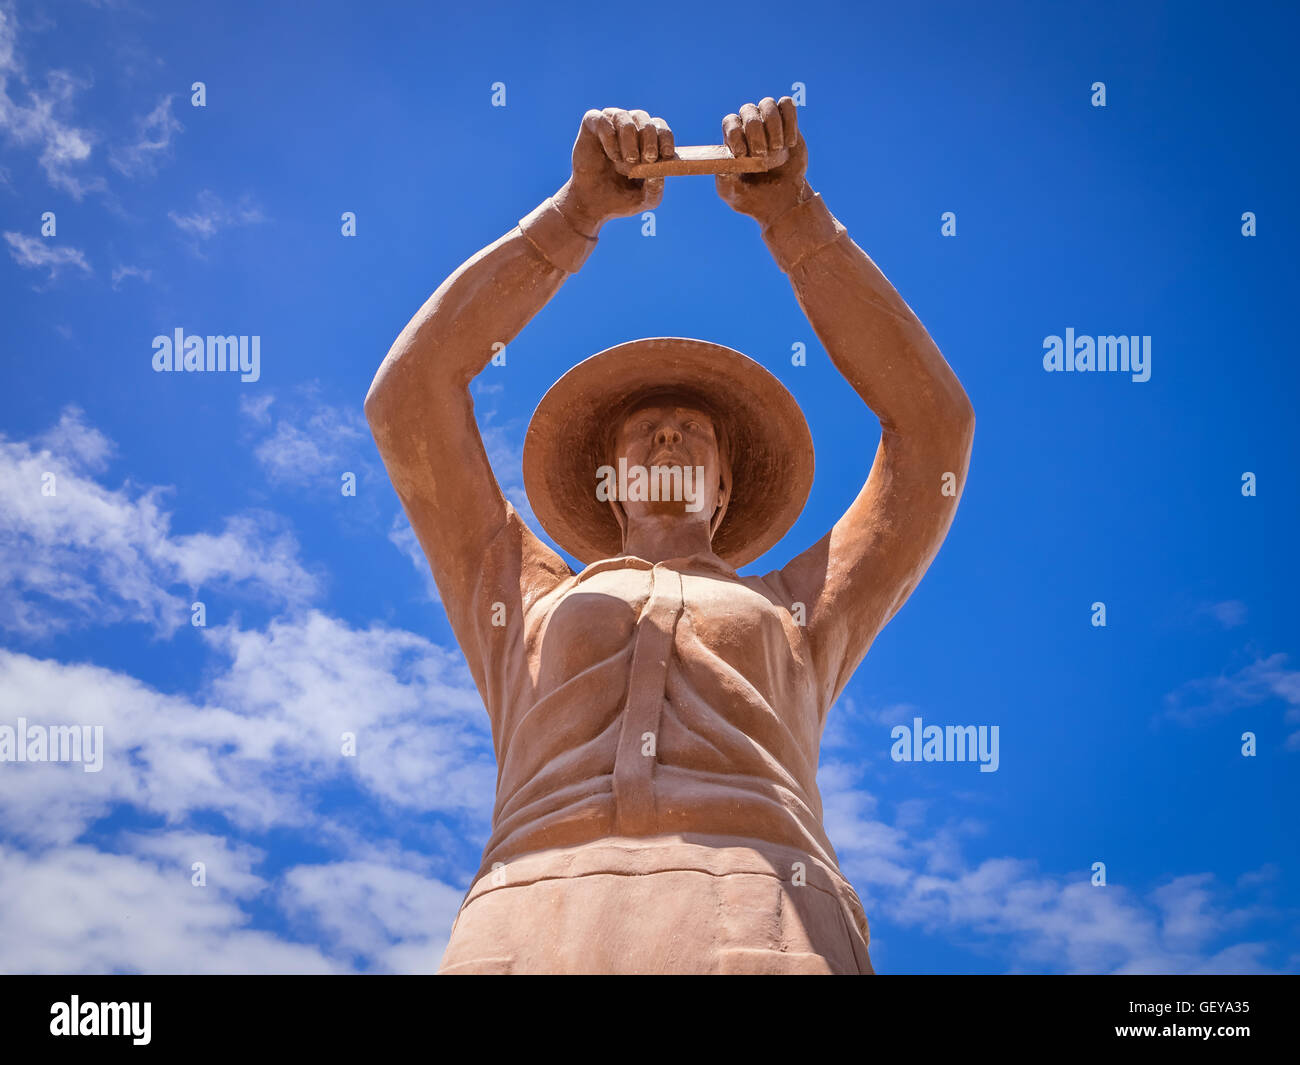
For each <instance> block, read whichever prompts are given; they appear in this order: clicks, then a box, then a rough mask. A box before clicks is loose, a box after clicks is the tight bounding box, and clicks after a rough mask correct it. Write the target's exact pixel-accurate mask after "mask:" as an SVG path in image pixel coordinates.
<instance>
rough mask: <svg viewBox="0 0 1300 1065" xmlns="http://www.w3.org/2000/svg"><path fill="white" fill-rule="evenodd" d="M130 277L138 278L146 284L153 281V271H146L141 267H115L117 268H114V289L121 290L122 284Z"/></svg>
mask: <svg viewBox="0 0 1300 1065" xmlns="http://www.w3.org/2000/svg"><path fill="white" fill-rule="evenodd" d="M128 277H138V278H139V279H140V280H141V281H146V282H147V281H151V280H152V279H153V271H152V270H146V269H144V268H143V267H140V266H115V267H113V275H112V280H113V287H114V288H120V287H121V285H122V282H123V281H125V280H126V279H127V278H128Z"/></svg>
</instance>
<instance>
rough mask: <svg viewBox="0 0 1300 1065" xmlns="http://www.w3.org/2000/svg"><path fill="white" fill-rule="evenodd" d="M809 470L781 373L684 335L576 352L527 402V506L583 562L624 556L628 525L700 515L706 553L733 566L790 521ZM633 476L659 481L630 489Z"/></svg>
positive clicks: (798, 416) (800, 421)
mask: <svg viewBox="0 0 1300 1065" xmlns="http://www.w3.org/2000/svg"><path fill="white" fill-rule="evenodd" d="M638 468H640V470H643V471H644V473H638ZM812 474H813V449H812V437H811V435H810V434H809V432H808V425H807V423H806V422H805V420H804V417H803V412H802V411H801V410H800V409H799V404H798V403H796V402H795V399H794V397H793V396H791V395H790V393H789V392H788V391H787V390H786V389H785V387H784V386H783V385H782V384H781V382H780V381H778V380H777V379H776V378H775V377H773V376H772V374H770V373H769V372H768V371H767V370H765V369H764V368H763V367H762V366H761V365H759V364H758V363H756V362H755V361H754V360H753V359H750V358H748V357H747V356H745V355H742V354H741V353H740V352H738V351H736V350H734V349H733V348H728V347H724V346H723V345H721V344H713V343H709V342H708V341H704V340H691V339H687V338H684V337H651V338H647V339H645V340H633V341H629V342H628V343H626V344H619V345H617V346H616V347H612V348H608V349H606V350H605V351H602V352H600V353H599V354H596V355H593V356H591V358H589V359H585V360H584V361H582V362H580V363H579V364H578V365H577V366H575V367H573V368H572V369H571V370H569V371H568V372H567V373H566V374H565V375H564V376H563V377H561V378H560V380H558V381H557V382H556V383H555V384H554V385H552V386H551V388H550V390H549V391H548V392H547V393H546V395H545V396H544V397H543V398H542V401H541V402H540V403H539V404H538V405H537V410H536V411H535V412H534V413H533V418H532V421H531V422H530V424H529V426H528V435H527V438H526V440H525V442H524V485H525V487H526V489H527V491H528V499H529V502H530V503H531V504H532V508H533V513H534V514H535V515H536V516H537V520H538V521H539V522H540V523H541V525H542V527H543V528H544V529H545V530H546V531H547V532H548V533H549V534H550V535H551V537H552V538H553V539H554V540H555V542H556V543H557V544H559V545H560V547H562V548H564V550H566V551H568V552H569V553H570V554H571V555H573V556H574V557H575V558H577V559H579V560H581V561H582V562H583V563H586V564H590V563H592V562H597V561H599V560H601V559H605V558H613V557H614V556H616V555H619V554H622V552H623V550H624V542H625V537H626V535H627V533H628V529H629V521H631V522H636V521H638V519H659V518H666V519H668V520H669V521H670V522H678V521H681V522H700V523H703V524H705V525H706V526H707V528H708V532H709V535H710V542H711V545H712V549H713V552H714V554H716V555H717V556H718V557H719V558H721V559H723V560H724V561H725V562H727V563H728V564H729V565H731V566H733V567H737V568H738V567H740V566H743V565H744V564H745V563H747V562H752V561H753V560H754V559H755V558H757V557H758V556H759V555H761V554H762V553H763V552H764V551H766V550H767V549H768V548H770V547H772V546H773V545H774V544H776V542H777V541H778V540H779V539H780V538H781V537H782V536H783V535H784V534H785V532H786V530H788V529H789V528H790V526H791V525H793V524H794V521H795V519H796V518H797V517H798V516H799V512H800V510H802V509H803V505H804V502H805V501H806V500H807V498H808V492H809V489H810V488H811V487H812ZM638 476H645V477H649V478H650V484H651V485H653V486H655V488H657V490H654V489H652V490H651V491H649V492H647V491H645V490H644V487H645V482H643V483H642V489H641V490H638V489H637V488H636V487H635V486H634V485H633V483H632V482H633V481H634V479H635V478H636V477H638Z"/></svg>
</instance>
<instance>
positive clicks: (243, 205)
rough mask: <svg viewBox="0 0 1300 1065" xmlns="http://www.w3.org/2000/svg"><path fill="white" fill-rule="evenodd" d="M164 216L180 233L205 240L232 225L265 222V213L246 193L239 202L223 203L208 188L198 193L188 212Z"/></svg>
mask: <svg viewBox="0 0 1300 1065" xmlns="http://www.w3.org/2000/svg"><path fill="white" fill-rule="evenodd" d="M167 217H168V218H170V219H171V220H172V222H174V223H175V224H176V227H177V228H178V229H179V230H181V232H183V233H188V234H189V235H190V236H192V237H198V238H199V239H200V240H206V239H207V238H209V237H213V236H216V234H217V233H219V232H220V231H221V230H223V229H230V228H231V227H232V226H248V225H255V224H256V223H258V222H264V221H266V216H265V215H263V214H262V211H261V209H260V208H259V207H257V205H256V204H254V203H253V202H252V201H251V200H250V199H249V198H248V197H247V196H244V197H242V198H241V199H240V200H239V202H238V203H233V204H231V203H226V202H225V201H224V200H222V199H221V197H220V196H218V195H217V194H216V193H215V192H213V191H212V190H211V189H203V190H202V191H200V192H199V195H198V203H197V205H196V206H195V209H194V211H192V212H191V213H190V214H179V213H177V212H176V211H168V212H167Z"/></svg>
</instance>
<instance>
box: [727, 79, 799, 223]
mask: <svg viewBox="0 0 1300 1065" xmlns="http://www.w3.org/2000/svg"><path fill="white" fill-rule="evenodd" d="M722 140H723V143H724V144H726V146H727V147H728V148H729V149H730V150H731V154H732V155H734V156H737V157H739V156H744V155H757V156H763V155H767V154H768V153H769V152H775V151H778V150H780V149H781V148H785V149H787V150H788V151H789V153H790V154H789V157H788V158H787V159H786V161H785V162H784V163H782V164H781V165H780V166H777V167H773V168H772V169H771V170H767V171H764V172H762V173H758V174H719V175H718V176H717V178H716V179H715V180H716V181H717V185H718V195H719V196H721V197H722V198H723V199H724V200H726V201H727V203H729V204H730V205H731V206H732V207H734V208H735V209H736V210H737V211H740V212H741V213H742V214H747V215H750V216H752V217H754V218H757V219H758V221H759V223H760V224H762V225H767V224H768V223H770V222H774V221H776V219H777V218H779V217H780V216H781V215H782V214H784V213H785V212H786V211H787V210H789V209H790V208H791V207H793V206H794V205H795V204H796V203H799V202H800V201H801V200H805V199H807V198H808V197H809V196H810V195H811V191H810V190H809V189H808V187H807V182H806V181H805V180H804V175H805V174H806V173H807V171H808V148H807V146H806V145H805V144H804V139H803V137H802V136H801V135H800V133H799V119H798V109H797V108H796V107H795V103H794V100H793V99H791V98H790V97H789V96H782V97H781V99H780V100H779V101H778V100H773V99H772V97H770V96H768V97H765V98H764V99H762V100H760V101H759V102H758V103H757V104H745V105H744V106H743V107H742V108H741V109H740V113H739V114H731V115H728V116H727V117H726V118H724V119H723V120H722Z"/></svg>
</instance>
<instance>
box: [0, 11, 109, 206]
mask: <svg viewBox="0 0 1300 1065" xmlns="http://www.w3.org/2000/svg"><path fill="white" fill-rule="evenodd" d="M85 87H86V83H85V82H82V81H79V80H77V79H76V78H74V77H73V76H72V75H70V74H68V73H67V72H66V71H61V70H52V71H49V72H48V73H47V74H46V83H45V87H44V89H36V88H32V87H30V85H29V79H28V78H27V75H26V71H25V70H24V67H23V63H22V60H21V58H20V57H19V54H18V29H17V25H16V22H15V19H14V14H13V10H12V8H10V7H7V6H5V7H0V133H2V134H3V135H4V136H5V138H6V139H7V140H9V141H10V142H12V143H14V144H17V145H19V146H20V147H24V148H27V147H30V148H34V149H35V150H36V151H37V152H38V161H39V163H40V166H41V169H42V170H44V172H45V176H46V179H47V180H48V181H49V183H50V184H51V185H52V186H53V187H54V188H57V189H61V190H63V191H64V192H66V193H68V194H69V195H70V196H72V198H73V199H76V200H80V199H81V198H82V197H84V196H85V194H86V193H88V192H91V191H95V190H98V189H102V188H103V187H104V182H103V179H102V178H98V177H86V176H85V175H84V173H83V170H84V164H85V163H86V162H87V160H89V158H90V155H91V151H92V149H93V146H94V141H95V138H94V135H93V134H92V133H91V132H90V131H89V130H85V129H81V128H79V127H78V126H76V125H74V124H73V121H72V119H71V117H70V112H71V110H72V100H73V97H74V96H75V95H76V93H77V91H78V90H79V89H82V88H85Z"/></svg>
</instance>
